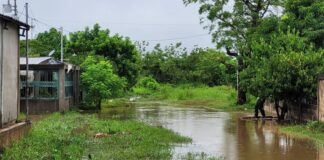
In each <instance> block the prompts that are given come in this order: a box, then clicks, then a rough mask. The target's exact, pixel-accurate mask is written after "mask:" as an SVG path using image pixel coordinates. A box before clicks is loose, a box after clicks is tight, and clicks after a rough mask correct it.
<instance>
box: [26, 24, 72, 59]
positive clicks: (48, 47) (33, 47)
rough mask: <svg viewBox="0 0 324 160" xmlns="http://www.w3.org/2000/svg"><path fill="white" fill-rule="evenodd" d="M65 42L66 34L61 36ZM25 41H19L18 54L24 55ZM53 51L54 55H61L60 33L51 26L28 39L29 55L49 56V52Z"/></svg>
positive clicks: (58, 56) (56, 56)
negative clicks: (33, 37)
mask: <svg viewBox="0 0 324 160" xmlns="http://www.w3.org/2000/svg"><path fill="white" fill-rule="evenodd" d="M66 42H67V38H66V36H64V38H63V43H64V44H65V43H66ZM25 47H26V42H25V41H21V42H20V54H21V56H25V55H26V50H25ZM52 51H54V55H53V56H54V57H55V58H58V59H59V58H60V57H61V33H60V31H58V30H57V29H55V28H51V29H50V30H49V31H45V32H43V33H39V34H38V35H37V36H36V38H35V39H31V40H29V55H30V56H32V57H35V56H41V57H43V56H49V53H50V52H52Z"/></svg>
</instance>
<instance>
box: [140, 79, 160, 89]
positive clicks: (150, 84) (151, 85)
mask: <svg viewBox="0 0 324 160" xmlns="http://www.w3.org/2000/svg"><path fill="white" fill-rule="evenodd" d="M136 87H142V88H146V89H149V90H153V91H156V90H158V89H159V88H160V84H159V83H158V82H157V81H156V80H155V79H154V78H152V77H142V78H140V80H139V81H138V82H137V84H136Z"/></svg>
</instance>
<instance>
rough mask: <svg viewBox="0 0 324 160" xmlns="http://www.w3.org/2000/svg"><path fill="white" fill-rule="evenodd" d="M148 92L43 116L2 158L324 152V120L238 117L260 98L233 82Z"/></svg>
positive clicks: (310, 155) (311, 155) (317, 155)
mask: <svg viewBox="0 0 324 160" xmlns="http://www.w3.org/2000/svg"><path fill="white" fill-rule="evenodd" d="M142 92H143V90H142ZM144 92H146V93H145V94H144V95H141V97H142V98H139V97H137V98H130V99H122V100H111V101H107V103H106V104H105V105H104V107H103V110H102V111H101V112H100V113H98V114H97V113H96V114H85V113H77V112H69V113H62V114H61V113H56V114H52V115H49V116H46V118H44V119H42V120H38V121H37V122H35V123H34V124H33V127H32V130H31V132H30V134H29V135H28V136H27V137H26V138H24V139H23V140H21V141H18V142H17V143H16V144H15V145H14V146H13V147H11V148H7V149H6V150H5V152H4V155H3V157H2V159H12V160H16V159H17V160H20V159H24V160H25V159H154V160H155V159H192V160H194V159H199V160H200V159H223V158H222V157H224V158H225V159H234V160H235V159H238V160H245V159H248V160H254V159H255V160H257V159H260V158H262V159H264V160H267V159H269V160H270V159H287V160H295V159H301V160H303V159H307V160H308V159H315V160H316V159H317V160H320V159H321V158H323V156H324V150H323V151H322V149H321V147H318V146H317V144H321V142H323V140H324V138H323V137H324V136H323V132H322V131H319V130H318V128H320V127H323V126H321V125H320V124H312V125H298V126H291V125H289V126H279V127H278V125H277V123H276V122H272V121H271V122H265V121H264V122H262V121H244V120H241V119H240V117H242V116H246V115H249V114H250V113H251V111H252V110H251V109H252V108H253V101H254V100H255V98H253V97H250V98H249V99H250V103H248V104H247V105H245V106H236V105H235V90H234V89H232V88H230V87H226V86H221V87H213V88H210V87H192V86H180V87H170V86H164V87H163V89H162V90H159V91H155V92H153V93H154V94H153V93H149V92H150V91H144ZM148 93H149V94H148ZM130 101H131V102H130ZM242 110H243V112H242ZM323 128H324V127H323ZM283 133H286V134H283ZM309 137H311V138H309ZM309 139H313V140H316V141H317V142H318V143H313V141H311V140H309ZM322 144H323V143H322ZM22 151H23V152H22ZM322 152H323V155H322Z"/></svg>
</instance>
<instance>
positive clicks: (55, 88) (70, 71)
mask: <svg viewBox="0 0 324 160" xmlns="http://www.w3.org/2000/svg"><path fill="white" fill-rule="evenodd" d="M28 64H29V72H28V75H27V74H26V58H24V57H23V58H20V79H21V82H20V83H21V92H20V93H21V94H20V97H21V98H20V105H21V110H22V111H23V112H26V99H27V98H28V102H29V103H28V104H29V113H30V114H41V113H52V112H57V111H66V110H68V109H69V108H70V107H72V106H76V105H78V104H79V102H80V89H79V83H80V82H79V80H80V68H79V67H78V66H74V65H71V64H67V63H63V62H60V61H57V60H54V59H53V58H51V57H37V58H28ZM26 79H28V88H29V89H28V90H29V93H27V95H26Z"/></svg>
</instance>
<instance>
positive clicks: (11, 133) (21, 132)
mask: <svg viewBox="0 0 324 160" xmlns="http://www.w3.org/2000/svg"><path fill="white" fill-rule="evenodd" d="M30 128H31V124H29V123H26V122H22V123H18V124H15V125H12V126H10V127H8V128H5V129H0V150H1V151H2V150H3V149H4V148H6V147H10V146H11V145H12V144H13V143H14V142H16V141H18V140H19V139H21V138H23V137H24V136H25V135H27V134H28V131H29V130H30Z"/></svg>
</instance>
